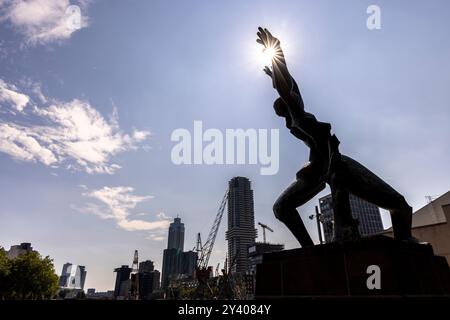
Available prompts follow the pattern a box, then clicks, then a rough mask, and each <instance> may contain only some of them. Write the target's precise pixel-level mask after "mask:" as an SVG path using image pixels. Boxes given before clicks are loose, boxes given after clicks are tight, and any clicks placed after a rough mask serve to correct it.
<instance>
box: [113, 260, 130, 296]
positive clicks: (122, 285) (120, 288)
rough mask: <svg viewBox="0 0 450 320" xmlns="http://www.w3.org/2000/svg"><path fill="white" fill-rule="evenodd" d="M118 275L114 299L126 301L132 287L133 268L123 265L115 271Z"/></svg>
mask: <svg viewBox="0 0 450 320" xmlns="http://www.w3.org/2000/svg"><path fill="white" fill-rule="evenodd" d="M114 272H116V273H117V275H116V284H115V286H114V297H115V298H116V299H125V298H126V297H127V296H128V289H129V285H130V274H131V268H130V267H129V266H127V265H123V266H121V267H120V268H116V269H114Z"/></svg>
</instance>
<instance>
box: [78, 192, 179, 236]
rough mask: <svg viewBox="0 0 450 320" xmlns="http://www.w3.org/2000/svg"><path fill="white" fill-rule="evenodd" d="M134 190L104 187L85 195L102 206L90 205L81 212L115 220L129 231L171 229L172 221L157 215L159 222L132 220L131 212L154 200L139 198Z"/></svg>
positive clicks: (145, 197) (149, 197) (148, 197)
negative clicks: (145, 202) (144, 202)
mask: <svg viewBox="0 0 450 320" xmlns="http://www.w3.org/2000/svg"><path fill="white" fill-rule="evenodd" d="M133 191H134V189H133V188H131V187H120V186H119V187H103V188H101V189H97V190H93V191H90V192H85V193H83V195H84V196H86V197H90V198H93V199H95V200H97V201H99V202H100V203H101V205H97V204H93V203H89V204H87V205H86V207H84V208H82V209H81V211H84V212H89V213H92V214H95V215H97V216H99V217H100V218H102V219H114V220H115V221H116V223H117V226H118V227H120V228H122V229H124V230H127V231H142V230H147V231H161V230H166V229H167V228H168V227H169V224H170V221H169V220H168V219H167V217H166V216H165V215H164V216H161V215H160V214H158V215H156V217H157V218H158V220H156V221H146V220H141V219H131V218H130V215H131V214H132V213H131V212H130V211H131V210H133V209H134V208H135V207H136V206H137V204H139V203H141V202H143V201H146V200H149V199H151V198H153V197H152V196H138V195H134V194H133ZM150 237H153V238H152V240H158V241H160V239H159V236H157V235H150Z"/></svg>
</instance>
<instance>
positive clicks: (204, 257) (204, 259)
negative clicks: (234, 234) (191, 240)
mask: <svg viewBox="0 0 450 320" xmlns="http://www.w3.org/2000/svg"><path fill="white" fill-rule="evenodd" d="M227 200H228V190H227V191H226V192H225V195H224V196H223V198H222V202H221V203H220V206H219V210H218V211H217V214H216V218H215V219H214V223H213V225H212V228H211V231H210V232H209V235H208V239H207V240H206V242H205V244H204V245H202V242H201V238H200V233H199V234H198V235H197V252H198V250H199V248H201V249H200V256H199V257H198V260H197V267H198V268H207V267H208V262H209V258H210V256H211V252H212V249H213V247H214V242H215V241H216V236H217V232H218V230H219V226H220V222H221V221H222V216H223V213H224V211H225V207H226V205H227Z"/></svg>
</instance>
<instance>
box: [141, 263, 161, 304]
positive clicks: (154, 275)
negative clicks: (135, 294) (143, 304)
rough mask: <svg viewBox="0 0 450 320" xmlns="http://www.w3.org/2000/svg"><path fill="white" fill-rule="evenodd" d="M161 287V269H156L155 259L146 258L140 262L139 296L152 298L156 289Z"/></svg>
mask: <svg viewBox="0 0 450 320" xmlns="http://www.w3.org/2000/svg"><path fill="white" fill-rule="evenodd" d="M158 288H159V271H158V270H155V268H154V264H153V261H151V260H146V261H143V262H141V263H139V298H140V299H141V300H147V299H150V298H151V294H152V292H153V291H154V290H156V289H158Z"/></svg>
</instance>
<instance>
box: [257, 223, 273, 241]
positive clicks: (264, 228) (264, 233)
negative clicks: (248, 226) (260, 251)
mask: <svg viewBox="0 0 450 320" xmlns="http://www.w3.org/2000/svg"><path fill="white" fill-rule="evenodd" d="M258 224H259V225H260V226H261V228H262V229H263V240H264V243H266V229H267V230H269V231H270V232H273V230H272V228H271V227H269V226H268V225H267V224H264V223H261V222H258Z"/></svg>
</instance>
